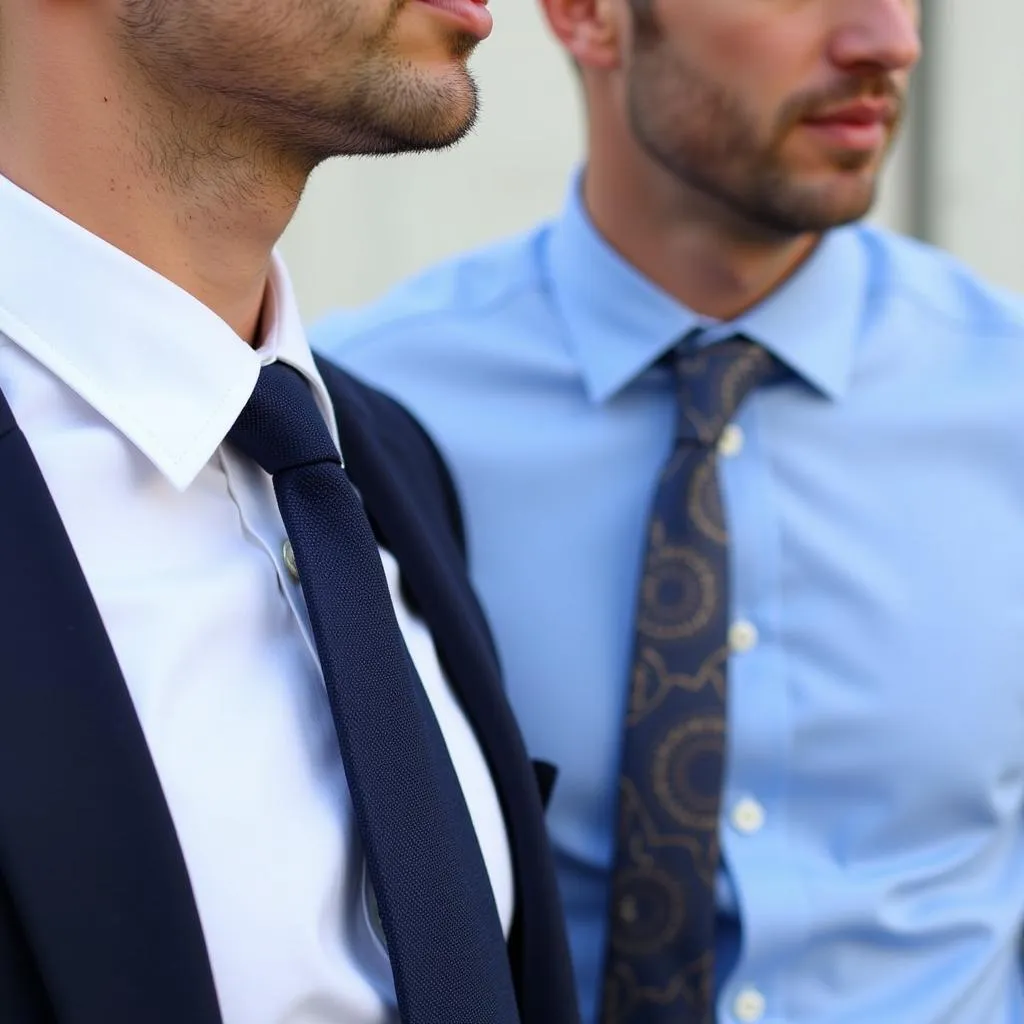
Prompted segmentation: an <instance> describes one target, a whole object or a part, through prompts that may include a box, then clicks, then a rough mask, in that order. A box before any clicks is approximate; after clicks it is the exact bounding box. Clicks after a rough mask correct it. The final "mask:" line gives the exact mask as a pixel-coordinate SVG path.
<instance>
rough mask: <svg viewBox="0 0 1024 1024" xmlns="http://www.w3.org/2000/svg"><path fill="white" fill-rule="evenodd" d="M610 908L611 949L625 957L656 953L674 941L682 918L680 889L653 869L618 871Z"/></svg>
mask: <svg viewBox="0 0 1024 1024" xmlns="http://www.w3.org/2000/svg"><path fill="white" fill-rule="evenodd" d="M612 908H613V914H614V918H615V920H614V924H613V926H612V930H611V931H612V945H613V946H614V947H615V949H616V950H617V951H618V952H620V953H624V954H626V955H627V956H648V955H650V954H651V953H656V952H657V951H658V950H659V949H662V948H663V947H664V946H665V945H666V943H669V942H671V941H672V940H673V939H674V938H675V937H676V935H677V934H678V933H679V929H680V928H681V927H682V925H683V920H684V919H685V917H686V900H685V897H684V896H683V890H682V887H681V886H680V885H679V883H678V882H677V881H676V880H675V879H674V878H673V877H672V876H671V875H670V874H668V873H667V872H665V871H662V870H661V869H660V868H656V867H646V868H624V869H623V870H622V871H620V872H619V873H618V874H617V875H616V876H615V885H614V891H613V894H612Z"/></svg>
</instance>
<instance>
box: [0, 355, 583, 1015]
mask: <svg viewBox="0 0 1024 1024" xmlns="http://www.w3.org/2000/svg"><path fill="white" fill-rule="evenodd" d="M317 363H318V368H319V370H320V373H321V375H322V376H323V379H324V382H325V383H326V384H327V387H328V390H329V391H330V393H331V398H332V400H333V402H334V406H335V414H336V416H337V420H338V430H339V433H340V436H341V447H342V449H343V450H344V452H345V457H346V466H347V470H348V472H349V475H350V477H351V479H352V481H353V483H354V485H355V486H356V487H357V488H358V490H359V493H360V495H361V496H362V498H363V501H364V503H365V509H366V512H367V514H368V516H369V517H370V519H371V521H372V523H373V526H374V529H375V531H376V533H377V535H378V539H379V540H380V541H381V543H382V544H384V545H385V546H386V547H387V548H388V550H389V551H391V552H392V554H393V555H394V556H395V558H396V559H397V560H398V563H399V565H400V566H401V570H402V584H403V589H404V590H407V591H408V592H409V594H410V595H411V596H412V597H413V598H414V599H415V604H416V606H417V607H418V609H419V611H420V614H422V615H423V617H424V619H425V620H426V621H427V624H428V625H429V627H430V629H431V632H432V634H433V636H434V641H435V644H436V646H437V649H438V654H439V656H440V658H441V661H442V664H443V665H444V667H445V671H446V673H447V675H448V680H449V682H450V684H451V686H452V688H453V690H454V691H455V692H456V694H457V696H458V699H459V700H460V702H461V704H462V706H463V708H464V709H465V711H466V715H467V717H468V719H469V721H470V722H471V724H472V726H473V728H474V730H475V731H476V734H477V738H478V739H479V741H480V744H481V747H482V748H483V750H484V754H485V756H486V758H487V762H488V766H489V768H490V769H491V772H492V775H493V777H494V782H495V785H496V786H497V788H498V793H499V797H500V799H501V804H502V809H503V810H504V812H505V821H506V824H507V826H508V828H509V842H510V844H511V848H512V855H513V863H514V868H515V883H516V914H515V920H514V923H513V928H512V935H511V937H510V939H509V943H508V957H509V960H510V962H511V965H512V971H513V977H514V980H515V984H516V991H517V995H518V997H519V1001H520V1007H521V1011H520V1012H521V1017H522V1020H523V1021H528V1022H529V1024H576V1022H578V1020H579V1014H578V1011H577V1008H576V994H575V991H574V986H573V979H572V971H571V966H570V961H569V955H568V949H567V944H566V940H565V930H564V925H563V919H562V908H561V903H560V900H559V894H558V890H557V887H556V883H555V876H554V869H553V865H552V862H551V855H550V851H549V848H548V845H547V837H546V833H545V827H544V818H543V810H542V807H541V800H540V794H539V792H538V787H537V780H536V778H535V777H534V770H533V766H532V765H531V763H530V760H529V758H528V756H527V753H526V750H525V748H524V746H523V743H522V739H521V737H520V734H519V732H518V730H517V728H516V725H515V722H514V720H513V718H512V715H511V711H510V709H509V706H508V702H507V700H506V698H505V696H504V694H503V692H502V689H501V681H500V672H499V667H498V662H497V656H496V653H495V650H494V646H493V643H492V641H491V637H490V633H489V631H488V628H487V623H486V621H485V619H484V617H483V614H482V612H481V609H480V606H479V604H478V602H477V601H476V600H475V598H474V596H473V593H472V591H471V589H470V587H469V584H468V580H467V576H466V567H465V560H464V555H465V552H464V544H463V539H462V526H461V518H460V514H459V502H458V498H457V495H456V493H455V490H454V488H453V486H452V483H451V479H450V476H449V475H448V472H447V469H446V467H445V465H444V463H443V461H442V460H441V459H440V457H439V455H438V454H437V452H436V449H435V448H434V446H433V444H432V443H431V441H430V439H429V438H428V437H427V435H426V434H425V433H424V431H423V430H422V428H420V426H419V424H418V423H416V421H415V420H413V419H412V417H411V416H409V414H408V413H407V412H406V411H405V410H404V409H403V408H402V407H401V406H399V405H398V404H397V403H395V402H394V401H392V400H391V399H389V398H387V397H385V396H384V395H382V394H380V392H378V391H374V390H373V389H371V388H368V387H366V386H365V385H363V384H361V383H359V382H358V381H356V380H355V379H354V378H353V377H351V376H350V375H349V374H347V373H344V372H343V371H341V370H339V369H338V368H337V367H335V366H333V365H332V364H330V363H328V362H327V361H325V360H322V359H318V361H317ZM0 550H3V551H4V552H5V555H4V560H3V566H2V569H0V609H3V614H2V615H0V1010H2V1012H0V1020H2V1021H3V1024H112V1022H121V1021H140V1022H141V1021H144V1022H145V1024H181V1022H182V1021H188V1024H222V1021H221V1016H220V1012H219V1009H218V1006H217V997H216V991H215V989H214V984H213V978H212V975H211V972H210V966H209V960H208V956H207V952H206V946H205V940H204V937H203V933H202V930H201V927H200V922H199V917H198V914H197V912H196V908H195V903H194V899H193V896H192V891H191V887H190V883H189V878H188V874H187V872H186V869H185V864H184V861H183V858H182V856H181V852H180V849H179V846H178V843H177V839H176V836H175V832H174V825H173V822H172V820H171V817H170V814H169V813H168V810H167V807H166V803H165V801H164V797H163V793H162V791H161V788H160V783H159V780H158V778H157V775H156V772H155V770H154V768H153V764H152V760H151V758H150V756H149V751H148V749H147V747H146V742H145V738H144V736H143V734H142V730H141V728H140V727H139V724H138V720H137V718H136V716H135V711H134V707H133V705H132V701H131V698H130V696H129V694H128V691H127V688H126V686H125V683H124V679H123V677H122V675H121V672H120V668H119V666H118V664H117V660H116V658H115V656H114V652H113V650H112V648H111V646H110V643H109V641H108V639H107V636H106V633H105V631H104V628H103V622H102V620H101V618H100V615H99V613H98V611H97V609H96V606H95V602H94V601H93V599H92V595H91V594H90V592H89V588H88V586H87V584H86V581H85V579H84V577H83V575H82V572H81V568H80V566H79V564H78V561H77V559H76V557H75V554H74V550H73V548H72V546H71V543H70V541H69V540H68V538H67V534H66V532H65V530H64V528H63V525H62V524H61V521H60V517H59V515H58V513H57V510H56V508H55V507H54V504H53V499H52V498H51V496H50V494H49V491H48V490H47V488H46V484H45V482H44V480H43V478H42V475H41V474H40V472H39V468H38V466H37V465H36V463H35V460H34V459H33V457H32V452H31V450H30V448H29V445H28V443H27V442H26V440H25V437H24V435H23V434H22V433H21V431H20V430H18V427H17V424H16V423H15V420H14V418H13V416H12V415H11V411H10V409H9V407H8V405H7V403H6V401H5V399H4V396H3V394H2V393H0Z"/></svg>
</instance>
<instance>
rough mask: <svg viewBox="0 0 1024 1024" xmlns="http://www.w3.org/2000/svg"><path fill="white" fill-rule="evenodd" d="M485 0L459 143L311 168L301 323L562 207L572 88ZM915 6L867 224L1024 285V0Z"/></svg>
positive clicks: (547, 49)
mask: <svg viewBox="0 0 1024 1024" xmlns="http://www.w3.org/2000/svg"><path fill="white" fill-rule="evenodd" d="M490 3H491V9H492V11H493V13H494V18H495V31H494V35H493V36H492V37H491V38H490V39H489V40H487V42H485V43H484V44H483V45H482V46H481V47H480V50H479V51H478V53H477V55H476V56H475V57H474V63H473V68H474V73H475V75H476V78H477V80H478V82H479V84H480V88H481V94H482V97H483V110H482V116H481V119H480V125H479V127H478V129H477V130H476V132H475V133H474V134H473V136H472V137H470V138H469V139H467V140H466V141H465V142H463V143H462V144H461V145H460V146H459V147H457V148H456V149H454V150H451V151H450V152H447V153H441V154H430V155H417V156H404V157H395V158H390V159H386V160H380V159H377V160H335V161H332V162H331V163H329V164H327V165H325V166H324V167H322V168H321V169H320V170H319V171H318V172H317V173H316V174H315V175H314V177H313V179H312V181H311V183H310V186H309V189H308V191H307V193H306V196H305V197H304V199H303V201H302V204H301V205H300V208H299V212H298V214H297V215H296V218H295V220H294V222H293V223H292V225H291V227H290V228H289V229H288V232H287V234H286V235H285V238H284V240H283V242H282V247H283V249H284V253H285V256H286V257H287V259H288V263H289V266H290V267H291V271H292V275H293V277H294V279H295V284H296V288H297V291H298V294H299V301H300V303H301V305H302V309H303V313H304V315H305V316H306V317H307V319H313V318H315V317H318V316H319V315H320V314H321V313H323V312H324V311H325V310H327V309H329V308H330V307H332V306H337V305H351V304H357V303H361V302H364V301H367V300H369V299H371V298H373V297H374V296H376V295H377V294H379V293H380V292H381V291H383V290H384V289H386V288H387V287H388V286H389V285H390V284H391V283H393V282H394V281H396V280H398V279H400V278H402V277H404V276H406V275H407V274H410V273H412V272H414V271H415V270H417V269H419V268H421V267H423V266H425V265H427V264H429V263H431V262H433V261H435V260H437V259H439V258H441V257H443V256H446V255H448V254H450V253H453V252H457V251H459V250H461V249H465V248H468V247H472V246H475V245H478V244H482V243H484V242H487V241H489V240H491V239H493V238H496V237H498V236H500V235H504V234H508V233H512V232H516V231H518V230H520V229H522V228H525V227H526V226H528V225H530V224H531V223H533V222H534V221H535V220H537V219H539V218H542V217H545V216H549V215H551V214H553V213H555V212H556V211H557V210H558V209H559V207H560V206H561V203H562V200H563V196H564V194H565V189H566V184H567V181H568V178H569V175H570V172H571V170H572V168H573V167H574V166H575V165H576V164H577V162H578V161H579V158H580V155H581V145H582V131H581V109H580V104H579V97H578V93H577V86H576V82H575V80H574V78H573V76H572V74H571V73H570V71H569V69H568V67H567V65H566V62H565V58H564V56H563V54H562V53H561V51H560V50H559V49H558V47H557V46H556V45H555V43H554V42H553V41H552V39H551V38H550V37H549V35H548V33H547V30H546V27H545V26H544V24H543V22H542V20H541V16H540V13H539V9H538V7H537V4H536V2H535V0H490ZM922 3H923V4H924V7H925V14H924V17H925V25H924V34H925V49H926V60H925V62H924V64H923V65H922V67H921V69H920V72H919V75H918V78H917V82H916V85H915V96H914V104H913V110H912V113H911V118H910V122H909V123H908V125H907V127H906V129H905V132H904V135H903V139H902V141H901V143H900V146H899V148H898V150H897V152H896V154H895V157H894V159H893V161H892V164H891V166H890V168H889V172H888V175H887V179H886V182H885V187H884V189H883V194H882V197H881V201H880V203H879V206H878V208H877V209H876V211H875V219H876V220H879V221H881V222H882V223H885V224H887V225H889V226H891V227H894V228H896V229H898V230H901V231H906V232H909V233H911V234H914V235H917V236H918V237H921V238H924V239H926V240H928V241H931V242H935V243H936V244H938V245H941V246H943V247H945V248H947V249H949V250H951V251H952V252H954V253H956V254H957V255H958V256H960V257H962V258H963V259H964V260H966V261H967V262H968V263H970V264H972V265H973V266H975V267H976V268H977V269H978V270H980V271H981V272H982V273H984V274H985V275H987V276H988V277H989V278H991V279H993V280H995V281H996V282H998V283H1000V284H1002V285H1005V286H1007V287H1011V288H1016V289H1019V290H1021V291H1024V55H1022V48H1021V44H1022V40H1024V0H922Z"/></svg>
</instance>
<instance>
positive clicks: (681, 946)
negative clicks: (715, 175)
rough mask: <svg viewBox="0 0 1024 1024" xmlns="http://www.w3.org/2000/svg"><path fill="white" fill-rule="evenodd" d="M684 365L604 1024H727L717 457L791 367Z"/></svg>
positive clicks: (645, 588) (645, 600)
mask: <svg viewBox="0 0 1024 1024" xmlns="http://www.w3.org/2000/svg"><path fill="white" fill-rule="evenodd" d="M693 340H695V339H691V342H692V341H693ZM673 365H674V367H675V371H676V377H677V381H678V394H679V408H678V411H679V415H678V429H677V436H676V445H675V449H674V451H673V453H672V455H671V456H670V458H669V461H668V464H667V465H666V467H665V470H664V472H663V474H662V477H661V481H660V483H659V485H658V491H657V494H656V495H655V498H654V502H653V506H652V509H651V515H650V524H649V530H648V545H647V553H646V557H645V561H644V571H643V577H642V581H641V586H640V595H639V600H638V602H637V616H636V646H635V656H634V662H633V668H632V675H631V677H630V695H629V706H628V708H627V711H626V720H625V729H624V741H623V752H622V766H621V775H620V780H619V823H618V835H617V840H616V859H615V869H614V875H613V893H612V901H611V918H610V921H609V950H608V955H607V960H606V971H605V989H604V1001H603V1008H602V1021H603V1022H604V1024H627V1022H629V1024H710V1022H711V1021H712V1020H713V1019H714V966H715V965H714V950H715V877H716V873H717V871H718V867H719V846H718V816H719V805H720V801H721V790H722V778H723V768H724V763H725V742H726V670H727V664H728V657H729V647H728V642H727V636H728V626H729V595H728V580H729V562H728V553H729V552H728V534H727V530H726V524H725V520H724V516H723V514H722V501H721V494H720V491H719V485H718V475H717V452H716V444H717V442H718V440H719V438H720V436H721V434H722V431H723V430H724V429H725V427H726V425H727V424H728V422H729V421H730V420H731V419H732V417H733V416H734V415H735V413H736V412H737V410H738V409H739V406H740V403H741V402H742V401H743V399H744V398H745V397H746V396H747V395H748V394H749V393H750V392H751V391H752V390H753V389H754V388H756V387H759V386H761V385H763V384H766V383H768V382H769V381H770V380H771V379H773V378H775V377H777V376H779V373H780V364H779V363H778V362H777V361H776V360H775V358H774V357H773V356H771V355H770V354H769V353H768V352H767V351H766V350H765V349H763V348H760V347H759V346H757V345H755V344H754V343H753V342H751V341H748V340H746V339H743V338H732V339H729V340H727V341H723V342H720V343H717V344H714V345H711V346H709V347H707V348H703V349H699V350H696V349H695V348H694V347H693V345H692V343H691V344H683V345H681V346H680V348H679V349H678V350H677V353H676V355H675V357H674V359H673Z"/></svg>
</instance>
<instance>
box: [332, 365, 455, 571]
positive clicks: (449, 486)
mask: <svg viewBox="0 0 1024 1024" xmlns="http://www.w3.org/2000/svg"><path fill="white" fill-rule="evenodd" d="M316 364H317V369H318V370H319V371H320V376H321V377H322V378H323V381H324V385H325V386H326V387H327V391H328V393H329V394H330V396H331V401H332V402H333V403H334V407H335V409H336V410H337V411H339V412H341V410H346V411H351V412H353V413H355V414H356V415H358V416H359V417H360V418H361V419H362V420H363V423H364V424H365V425H366V428H367V429H368V430H369V431H370V432H371V433H372V434H373V435H374V436H375V437H376V438H377V439H378V440H379V441H380V442H381V443H382V444H383V445H384V446H385V447H386V450H387V454H388V457H389V458H390V459H391V460H392V461H393V463H394V469H395V472H396V475H398V476H400V477H401V479H402V482H403V485H404V486H406V487H410V488H412V489H413V490H414V491H415V493H416V495H417V500H418V501H421V502H422V501H424V500H425V501H429V502H431V503H432V504H434V505H435V506H437V507H438V508H439V509H440V511H441V512H442V514H443V516H444V518H445V520H446V521H447V522H448V524H449V526H450V528H451V531H452V534H453V536H454V538H455V541H456V543H457V544H458V547H459V551H460V553H461V554H462V557H463V559H465V557H466V528H465V522H464V520H463V516H462V506H461V502H460V501H459V496H458V493H457V491H456V488H455V482H454V480H453V478H452V474H451V472H450V471H449V469H448V465H447V463H446V462H445V461H444V459H443V457H442V456H441V453H440V451H439V450H438V447H437V445H436V444H435V443H434V441H433V439H432V438H431V436H430V435H429V434H428V433H427V431H426V430H425V429H424V428H423V426H422V425H421V424H420V422H419V420H417V419H416V418H415V417H414V416H413V415H412V413H410V412H409V411H408V409H406V408H405V407H404V406H403V405H401V404H400V403H399V402H397V401H396V400H395V399H394V398H391V397H390V396H388V395H386V394H384V393H383V392H382V391H378V390H377V389H376V388H373V387H371V386H370V385H369V384H365V383H364V382H363V381H361V380H359V379H358V378H356V377H354V376H353V375H352V374H351V373H348V372H347V371H346V370H343V369H342V368H341V367H340V366H338V365H337V364H335V363H333V362H331V361H330V360H328V359H326V358H325V357H324V356H322V355H319V354H318V355H317V356H316Z"/></svg>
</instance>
